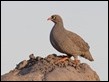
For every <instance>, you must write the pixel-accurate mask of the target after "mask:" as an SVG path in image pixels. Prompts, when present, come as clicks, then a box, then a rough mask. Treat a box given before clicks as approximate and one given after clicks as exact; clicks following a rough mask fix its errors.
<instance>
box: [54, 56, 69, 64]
mask: <svg viewBox="0 0 109 82" xmlns="http://www.w3.org/2000/svg"><path fill="white" fill-rule="evenodd" d="M67 59H68V57H64V58H61V59H60V60H58V61H56V62H55V64H58V63H60V62H64V61H66V60H67Z"/></svg>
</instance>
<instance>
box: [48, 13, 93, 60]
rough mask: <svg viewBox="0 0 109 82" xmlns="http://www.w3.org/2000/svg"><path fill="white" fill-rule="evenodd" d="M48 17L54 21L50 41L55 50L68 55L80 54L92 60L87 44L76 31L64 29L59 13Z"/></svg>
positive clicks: (75, 55) (75, 56)
mask: <svg viewBox="0 0 109 82" xmlns="http://www.w3.org/2000/svg"><path fill="white" fill-rule="evenodd" d="M49 19H50V20H51V21H53V22H54V23H55V25H54V26H53V28H52V30H51V32H50V42H51V44H52V45H53V47H54V48H55V49H56V50H58V51H59V52H61V53H65V54H67V55H68V56H69V57H71V56H73V57H74V58H77V56H82V57H84V58H86V59H88V60H90V61H93V58H92V56H91V54H90V51H89V48H90V47H89V45H88V44H87V43H86V42H85V41H84V40H83V39H82V38H81V37H80V36H79V35H77V34H76V33H74V32H71V31H68V30H66V29H65V28H64V26H63V21H62V18H61V17H60V16H59V15H52V16H51V17H50V18H49Z"/></svg>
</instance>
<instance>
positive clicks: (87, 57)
mask: <svg viewBox="0 0 109 82" xmlns="http://www.w3.org/2000/svg"><path fill="white" fill-rule="evenodd" d="M81 56H82V57H84V58H86V59H88V60H89V61H94V59H93V57H92V56H91V53H90V52H89V51H87V52H85V53H84V54H82V55H81Z"/></svg>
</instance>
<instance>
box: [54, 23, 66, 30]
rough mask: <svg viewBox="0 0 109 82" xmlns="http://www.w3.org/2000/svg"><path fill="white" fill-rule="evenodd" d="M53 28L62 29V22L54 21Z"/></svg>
mask: <svg viewBox="0 0 109 82" xmlns="http://www.w3.org/2000/svg"><path fill="white" fill-rule="evenodd" d="M54 28H55V29H64V25H63V22H58V23H55V25H54Z"/></svg>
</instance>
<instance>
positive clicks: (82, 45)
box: [66, 30, 90, 51]
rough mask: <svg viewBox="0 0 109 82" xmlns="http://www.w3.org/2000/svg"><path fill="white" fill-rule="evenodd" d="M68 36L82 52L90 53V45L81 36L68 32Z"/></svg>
mask: <svg viewBox="0 0 109 82" xmlns="http://www.w3.org/2000/svg"><path fill="white" fill-rule="evenodd" d="M66 33H67V36H68V37H69V38H70V39H71V41H73V43H75V45H76V46H77V47H79V50H80V51H88V50H89V48H90V47H89V45H88V43H86V42H85V41H84V40H83V39H82V38H81V37H80V36H79V35H77V34H75V33H73V32H71V31H68V30H66Z"/></svg>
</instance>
